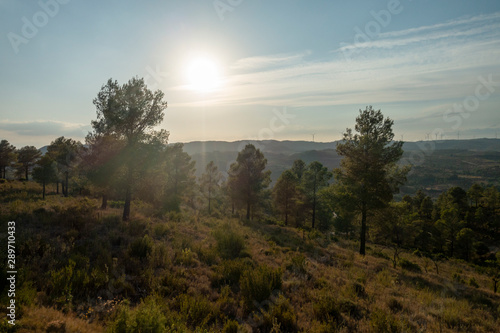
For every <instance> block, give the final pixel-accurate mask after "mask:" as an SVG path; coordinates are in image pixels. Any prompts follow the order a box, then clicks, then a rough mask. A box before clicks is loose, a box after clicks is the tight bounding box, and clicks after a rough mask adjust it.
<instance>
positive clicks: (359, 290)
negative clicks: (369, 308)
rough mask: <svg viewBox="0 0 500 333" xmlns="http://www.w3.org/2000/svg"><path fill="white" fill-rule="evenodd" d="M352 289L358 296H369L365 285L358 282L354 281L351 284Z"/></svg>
mask: <svg viewBox="0 0 500 333" xmlns="http://www.w3.org/2000/svg"><path fill="white" fill-rule="evenodd" d="M351 290H352V292H353V293H354V294H355V295H356V296H358V297H366V296H367V295H366V291H365V287H364V286H363V285H362V284H360V283H358V282H354V283H352V284H351Z"/></svg>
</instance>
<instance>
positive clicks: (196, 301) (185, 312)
mask: <svg viewBox="0 0 500 333" xmlns="http://www.w3.org/2000/svg"><path fill="white" fill-rule="evenodd" d="M179 308H180V314H181V316H182V317H183V319H184V320H185V321H186V322H187V323H188V325H190V326H196V327H199V328H202V327H205V326H206V325H207V324H209V322H210V321H211V320H213V319H214V317H215V315H214V313H213V311H212V304H211V303H210V301H208V299H206V298H205V297H203V296H190V295H182V296H180V298H179Z"/></svg>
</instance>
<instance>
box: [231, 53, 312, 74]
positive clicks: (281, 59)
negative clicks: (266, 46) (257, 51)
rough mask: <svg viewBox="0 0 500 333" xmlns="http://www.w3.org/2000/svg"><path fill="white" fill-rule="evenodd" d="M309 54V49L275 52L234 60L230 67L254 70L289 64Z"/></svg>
mask: <svg viewBox="0 0 500 333" xmlns="http://www.w3.org/2000/svg"><path fill="white" fill-rule="evenodd" d="M310 54H311V52H310V51H304V52H301V53H298V54H276V55H270V56H258V57H248V58H243V59H240V60H238V61H236V62H235V63H234V64H233V65H232V66H231V67H230V68H231V69H233V70H251V69H252V70H255V69H263V68H268V67H276V66H285V65H291V64H295V63H297V62H299V61H302V60H303V59H304V57H306V56H308V55H310Z"/></svg>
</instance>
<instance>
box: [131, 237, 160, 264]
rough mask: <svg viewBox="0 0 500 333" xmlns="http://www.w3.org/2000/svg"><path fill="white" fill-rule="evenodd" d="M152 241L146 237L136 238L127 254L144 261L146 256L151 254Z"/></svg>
mask: <svg viewBox="0 0 500 333" xmlns="http://www.w3.org/2000/svg"><path fill="white" fill-rule="evenodd" d="M153 245H154V243H153V240H152V239H151V237H149V236H148V235H144V237H142V238H136V239H135V240H134V241H133V242H132V243H131V244H130V248H129V254H130V256H132V257H137V258H139V259H145V258H147V256H148V255H150V254H151V253H152V252H153Z"/></svg>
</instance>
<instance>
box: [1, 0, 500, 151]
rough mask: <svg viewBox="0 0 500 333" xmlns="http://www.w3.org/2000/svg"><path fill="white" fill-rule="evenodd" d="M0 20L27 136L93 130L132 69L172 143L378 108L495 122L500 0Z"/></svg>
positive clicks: (490, 129) (9, 129) (64, 6)
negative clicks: (113, 86) (97, 103)
mask: <svg viewBox="0 0 500 333" xmlns="http://www.w3.org/2000/svg"><path fill="white" fill-rule="evenodd" d="M0 31H1V37H0V138H1V139H7V140H9V142H11V143H12V144H14V145H16V146H17V147H21V146H24V145H34V146H37V147H41V146H44V145H47V144H49V143H50V142H51V141H52V140H54V139H55V138H57V137H59V136H65V137H71V138H74V139H77V140H84V137H85V135H86V134H87V133H88V132H89V131H91V130H92V128H91V126H90V123H91V121H92V120H95V119H96V110H95V107H94V105H93V99H94V98H95V97H96V96H97V93H98V92H99V90H100V89H101V87H102V86H103V85H104V84H105V83H106V82H107V80H108V79H110V78H112V79H113V80H117V81H118V82H119V83H121V84H123V83H126V82H127V81H128V80H130V79H131V78H133V77H135V76H137V77H142V78H144V79H145V82H146V83H147V85H148V87H149V88H150V89H152V90H157V89H160V90H161V91H163V92H164V94H165V100H166V101H167V102H168V108H167V109H166V110H165V117H164V121H163V122H162V123H161V124H160V125H159V126H158V128H163V129H166V130H168V131H169V132H170V141H171V142H190V141H198V140H201V141H208V140H225V141H236V140H246V139H261V140H263V139H275V140H306V141H312V140H313V136H314V140H315V141H321V142H329V141H334V140H339V139H340V138H341V135H342V133H343V132H344V131H345V130H346V128H353V127H354V124H355V118H356V116H357V115H358V114H359V110H360V109H365V108H366V107H367V106H368V105H372V106H373V108H375V109H377V110H378V109H380V110H382V113H383V114H384V115H385V116H386V117H389V118H391V119H392V120H394V127H393V129H394V132H395V138H396V139H398V140H399V139H403V140H404V141H417V140H427V139H437V138H439V139H457V138H460V139H469V138H470V139H472V138H483V137H487V138H495V137H496V136H497V135H498V134H499V132H500V112H499V111H500V110H499V108H500V107H499V106H500V1H498V0H490V1H487V0H475V1H469V0H433V1H427V0H401V1H397V0H381V1H378V0H372V1H360V0H349V1H339V0H315V1H310V0H309V1H305V0H273V1H269V0H266V1H264V0H182V1H180V0H178V1H174V0H168V1H167V0H163V1H154V0H151V1H132V0H119V1H118V0H109V1H99V2H98V1H95V0H87V1H84V0H40V1H16V0H0ZM200 61H201V62H202V63H203V64H208V65H205V66H203V65H202V66H201V67H196V65H195V64H199V63H200ZM193 68H194V72H195V73H194V74H193ZM200 72H201V74H200ZM200 80H201V83H205V84H209V85H210V89H209V88H206V89H200V88H199V87H198V86H197V84H199V83H200Z"/></svg>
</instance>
